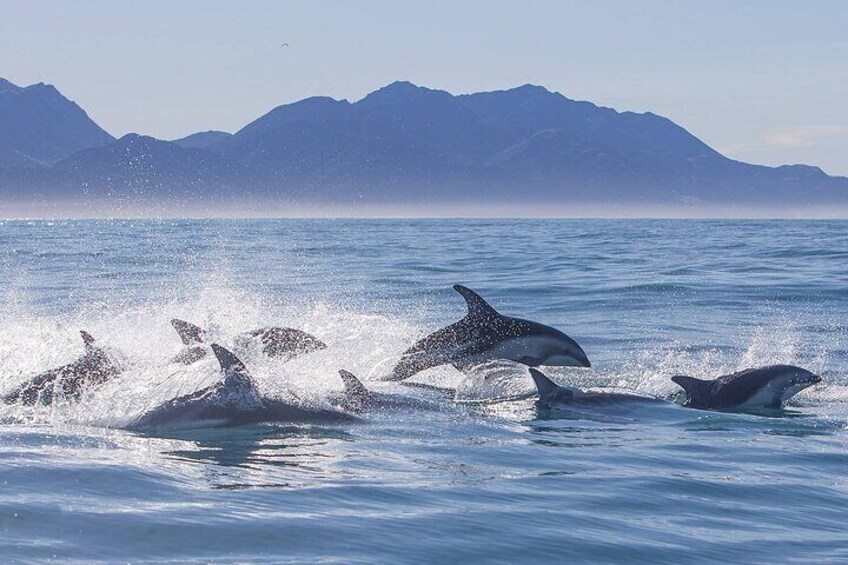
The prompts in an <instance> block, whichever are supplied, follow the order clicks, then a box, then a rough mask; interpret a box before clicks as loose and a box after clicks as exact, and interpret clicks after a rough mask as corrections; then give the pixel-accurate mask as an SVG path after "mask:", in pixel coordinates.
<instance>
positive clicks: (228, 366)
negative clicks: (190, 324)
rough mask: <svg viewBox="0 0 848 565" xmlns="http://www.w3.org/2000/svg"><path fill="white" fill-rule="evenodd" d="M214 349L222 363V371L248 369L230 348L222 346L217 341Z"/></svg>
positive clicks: (219, 361) (213, 346) (213, 345)
mask: <svg viewBox="0 0 848 565" xmlns="http://www.w3.org/2000/svg"><path fill="white" fill-rule="evenodd" d="M212 351H213V352H215V357H217V358H218V363H220V364H221V370H222V371H224V372H227V371H237V372H240V371H244V372H246V371H247V369H246V368H245V366H244V363H242V362H241V359H239V358H238V357H236V356H235V355H233V353H232V352H231V351H229V350H228V349H225V348H223V347H221V346H220V345H218V344H217V343H213V344H212Z"/></svg>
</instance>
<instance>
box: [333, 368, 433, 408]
mask: <svg viewBox="0 0 848 565" xmlns="http://www.w3.org/2000/svg"><path fill="white" fill-rule="evenodd" d="M339 376H340V377H341V378H342V382H343V383H344V392H343V393H342V394H340V395H331V396H330V397H329V399H328V400H329V402H330V403H331V404H332V405H333V406H337V407H338V408H340V409H341V410H344V411H345V412H351V413H354V414H362V413H363V412H370V411H372V410H378V409H385V408H413V407H414V408H425V409H434V408H436V405H434V404H431V403H430V402H427V401H424V400H419V399H415V398H408V397H401V396H397V395H393V394H383V393H378V392H374V391H371V390H368V389H367V388H365V385H363V384H362V381H360V380H359V379H358V378H356V376H355V375H354V374H353V373H351V372H349V371H345V370H344V369H342V370H340V371H339Z"/></svg>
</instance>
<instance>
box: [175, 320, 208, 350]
mask: <svg viewBox="0 0 848 565" xmlns="http://www.w3.org/2000/svg"><path fill="white" fill-rule="evenodd" d="M171 325H172V326H174V329H175V330H176V331H177V334H178V335H179V336H180V339H181V340H183V345H197V344H201V343H204V342H205V341H206V332H205V331H203V328H201V327H199V326H195V325H194V324H191V323H189V322H186V321H185V320H179V319H177V318H174V319H173V320H171Z"/></svg>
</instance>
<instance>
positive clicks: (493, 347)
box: [385, 285, 591, 381]
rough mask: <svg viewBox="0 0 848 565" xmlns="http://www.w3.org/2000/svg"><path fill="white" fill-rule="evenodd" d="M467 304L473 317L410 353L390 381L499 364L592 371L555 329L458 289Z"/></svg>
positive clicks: (576, 348)
mask: <svg viewBox="0 0 848 565" xmlns="http://www.w3.org/2000/svg"><path fill="white" fill-rule="evenodd" d="M453 288H454V290H456V291H457V292H458V293H459V294H461V295H462V297H463V298H464V299H465V302H466V303H467V304H468V314H466V316H465V317H464V318H462V319H461V320H459V321H458V322H455V323H453V324H451V325H449V326H447V327H444V328H442V329H440V330H437V331H435V332H433V333H431V334H430V335H428V336H426V337H424V338H423V339H421V340H419V341H418V342H417V343H416V344H415V345H413V346H412V347H410V348H409V349H407V350H406V351H405V352H404V353H403V355H402V356H401V358H400V361H398V363H397V364H396V365H395V367H394V369H392V373H391V375H389V376H388V377H385V380H389V381H400V380H404V379H407V378H409V377H411V376H412V375H414V374H416V373H418V372H420V371H423V370H425V369H429V368H431V367H437V366H439V365H445V364H450V365H453V366H454V367H456V368H457V369H459V370H464V369H467V368H469V367H472V366H474V365H478V364H480V363H483V362H486V361H492V360H495V359H503V360H508V361H515V362H517V363H521V364H523V365H528V366H530V367H538V366H540V365H549V366H555V367H590V366H591V363H589V358H588V357H586V353H585V352H584V351H583V349H581V348H580V346H579V345H578V344H577V342H576V341H574V340H573V339H571V338H570V337H568V336H567V335H565V334H564V333H562V332H561V331H559V330H557V329H554V328H552V327H550V326H546V325H544V324H540V323H537V322H531V321H529V320H522V319H520V318H510V317H508V316H504V315H502V314H499V313H498V312H497V311H496V310H495V309H494V308H492V307H491V306H490V305H489V304H488V303H487V302H486V301H485V300H483V298H481V297H480V295H479V294H477V293H476V292H474V291H473V290H471V289H470V288H467V287H464V286H462V285H454V287H453Z"/></svg>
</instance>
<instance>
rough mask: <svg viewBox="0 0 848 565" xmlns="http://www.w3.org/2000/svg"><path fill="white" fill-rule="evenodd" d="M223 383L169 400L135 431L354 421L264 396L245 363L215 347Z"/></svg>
mask: <svg viewBox="0 0 848 565" xmlns="http://www.w3.org/2000/svg"><path fill="white" fill-rule="evenodd" d="M211 347H212V351H213V352H214V353H215V356H216V357H217V358H218V362H219V363H220V365H221V372H222V377H223V378H222V379H221V380H220V381H219V382H217V383H215V384H214V385H211V386H208V387H206V388H204V389H201V390H198V391H196V392H193V393H191V394H186V395H183V396H180V397H178V398H174V399H173V400H169V401H167V402H165V403H163V404H161V405H159V406H157V407H156V408H154V409H153V410H151V411H149V412H147V413H145V414H143V415H141V416H140V417H139V418H137V419H136V420H135V421H134V422H133V423H132V424H130V425H129V426H128V427H129V428H130V429H133V430H142V431H147V430H187V429H199V428H219V427H227V426H241V425H247V424H259V423H266V422H286V423H327V422H347V421H352V420H353V419H354V418H353V417H352V416H350V415H349V414H346V413H344V412H339V411H337V410H331V409H326V408H313V407H307V406H301V405H298V404H294V403H291V402H285V401H283V400H280V399H276V398H271V397H268V396H264V395H262V393H260V392H259V389H258V388H257V387H256V383H255V381H254V380H253V377H251V376H250V373H248V371H247V369H246V368H245V366H244V363H242V362H241V360H239V358H238V357H236V356H235V355H233V354H232V353H231V352H230V351H228V350H226V349H224V348H223V347H221V346H220V345H218V344H216V343H213V344H212V345H211Z"/></svg>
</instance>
